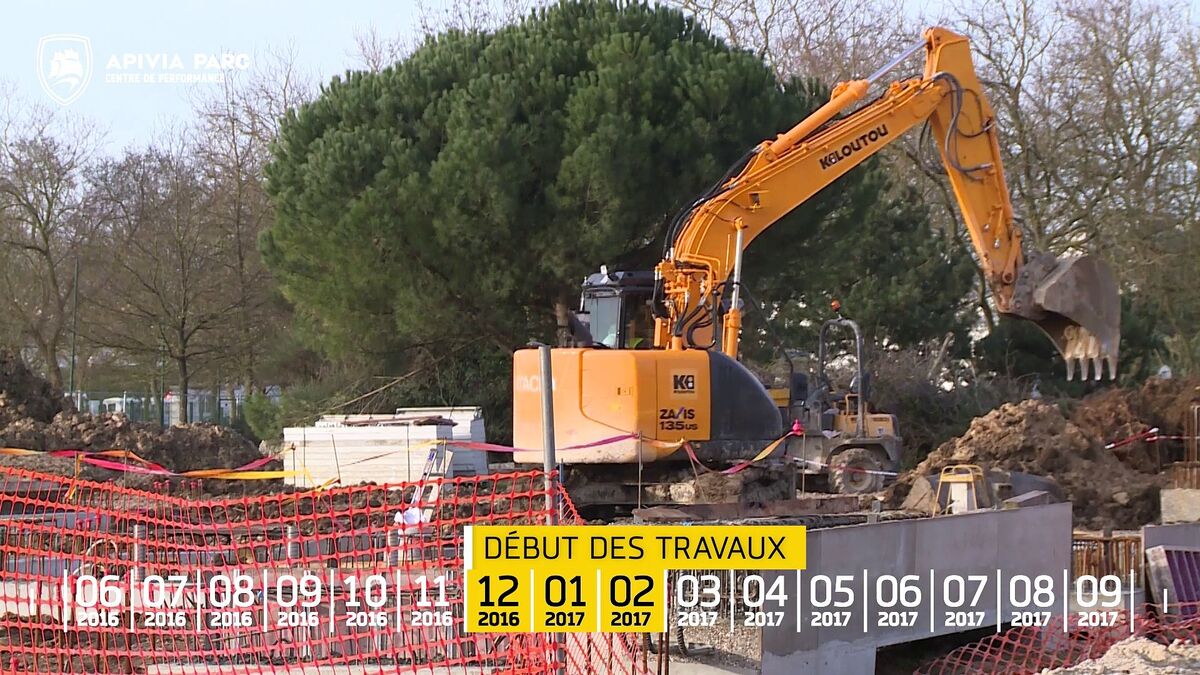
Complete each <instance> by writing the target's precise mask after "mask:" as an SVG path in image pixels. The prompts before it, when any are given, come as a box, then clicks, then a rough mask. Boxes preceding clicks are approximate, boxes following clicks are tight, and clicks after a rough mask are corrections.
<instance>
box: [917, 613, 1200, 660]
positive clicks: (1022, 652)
mask: <svg viewBox="0 0 1200 675" xmlns="http://www.w3.org/2000/svg"><path fill="white" fill-rule="evenodd" d="M1161 609H1162V608H1160V607H1158V606H1156V605H1146V606H1144V607H1143V608H1142V611H1140V612H1139V613H1138V614H1137V615H1136V616H1134V617H1133V620H1132V622H1131V621H1130V616H1129V611H1128V610H1122V611H1119V612H1115V613H1114V614H1115V620H1113V621H1107V620H1106V621H1103V622H1102V623H1105V624H1107V625H1103V626H1083V625H1080V623H1079V618H1078V617H1079V615H1078V613H1076V614H1075V615H1074V616H1070V617H1069V618H1068V619H1067V620H1066V622H1064V621H1063V616H1062V615H1061V614H1058V613H1054V614H1053V616H1052V617H1051V619H1050V620H1049V622H1048V623H1047V624H1046V625H1044V626H1022V627H1019V628H1010V629H1009V630H1007V631H1005V632H1003V633H999V634H996V635H992V636H989V637H986V638H984V639H982V640H980V641H979V642H975V643H973V644H969V645H966V646H963V647H959V648H958V649H955V650H954V651H952V652H950V653H949V654H947V655H946V656H944V657H942V658H940V659H938V660H936V661H934V662H933V663H931V664H929V665H928V666H925V667H922V668H920V669H918V670H917V675H951V674H954V675H962V674H965V673H971V674H972V675H1018V674H1023V673H1040V672H1042V671H1043V670H1044V669H1054V668H1068V667H1071V666H1076V665H1079V664H1080V663H1082V662H1083V661H1087V660H1089V659H1097V658H1100V657H1102V656H1104V654H1105V652H1107V651H1108V650H1109V649H1110V648H1111V647H1112V646H1113V645H1115V644H1117V643H1118V642H1121V641H1123V640H1127V639H1129V638H1131V637H1141V638H1147V639H1149V640H1152V641H1155V642H1158V643H1161V644H1167V645H1169V644H1171V643H1173V642H1176V641H1182V642H1187V643H1191V644H1196V643H1198V642H1200V607H1198V606H1197V604H1195V603H1191V604H1185V605H1182V606H1181V605H1173V606H1171V607H1169V608H1168V609H1169V612H1167V613H1163V612H1162V611H1161ZM1105 614H1107V613H1105Z"/></svg>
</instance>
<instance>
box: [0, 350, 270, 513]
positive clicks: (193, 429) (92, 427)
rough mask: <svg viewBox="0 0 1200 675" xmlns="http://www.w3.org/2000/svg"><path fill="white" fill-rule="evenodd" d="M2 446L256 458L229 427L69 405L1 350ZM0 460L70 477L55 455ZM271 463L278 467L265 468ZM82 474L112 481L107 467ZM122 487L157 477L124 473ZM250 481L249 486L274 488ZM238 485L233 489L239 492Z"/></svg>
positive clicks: (206, 465)
mask: <svg viewBox="0 0 1200 675" xmlns="http://www.w3.org/2000/svg"><path fill="white" fill-rule="evenodd" d="M0 447H11V448H25V449H28V450H58V449H64V448H65V449H72V450H91V451H98V450H111V449H114V448H115V449H120V450H130V451H132V452H134V453H136V454H138V455H139V456H141V457H143V458H145V459H148V460H150V461H152V462H155V463H157V464H161V465H163V466H165V467H167V468H168V469H171V470H174V471H191V470H195V469H213V468H233V467H237V466H241V465H244V464H247V463H249V462H252V461H254V460H256V459H259V458H260V457H262V455H261V454H260V453H259V451H258V448H257V447H255V446H254V444H253V443H251V442H250V441H249V440H247V439H246V438H245V437H243V436H242V435H240V434H238V433H237V432H235V431H233V430H232V429H229V428H228V427H221V426H215V425H211V424H185V425H175V426H172V427H168V428H166V429H161V428H159V427H158V425H156V424H145V423H139V422H131V421H130V420H129V419H128V418H127V417H125V416H124V415H120V414H110V413H104V414H101V415H88V414H84V413H79V412H77V411H75V410H74V409H73V408H72V407H71V405H70V402H69V401H67V400H66V399H65V398H64V396H63V394H62V392H61V391H58V390H56V389H55V388H54V387H51V386H50V384H49V383H48V382H46V381H45V380H44V379H42V378H41V377H39V376H37V375H36V374H34V373H33V372H31V371H30V370H29V368H28V367H27V366H26V365H25V364H24V363H23V362H22V361H21V360H20V359H19V358H17V357H15V356H14V355H13V354H11V353H7V352H3V351H0ZM0 465H7V466H18V467H22V468H27V469H32V470H36V471H44V472H48V473H57V474H64V475H74V473H75V462H74V461H73V460H70V459H62V458H55V457H0ZM268 468H277V467H268ZM83 475H84V477H86V478H90V479H94V480H111V479H112V478H113V477H114V473H113V472H112V471H107V470H104V469H100V468H97V467H92V466H87V467H86V468H85V469H84V470H83ZM123 479H124V480H125V482H126V484H127V485H130V486H137V487H149V484H150V483H151V482H153V481H156V480H162V478H161V477H148V476H144V475H142V476H138V475H136V474H126V475H125V476H124V478H123ZM234 482H235V481H205V488H206V489H207V490H208V491H209V492H213V493H222V492H227V491H228V490H229V489H230V488H231V487H232V486H231V485H230V484H231V483H234ZM274 483H275V482H274V481H271V482H265V481H264V482H260V481H255V482H254V483H253V484H252V487H254V488H256V489H255V490H253V491H255V492H257V491H260V490H261V489H263V488H266V489H270V488H271V487H278V486H277V485H275V484H274ZM242 487H248V486H239V487H238V490H239V492H240V491H241V488H242Z"/></svg>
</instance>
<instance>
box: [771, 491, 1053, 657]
mask: <svg viewBox="0 0 1200 675" xmlns="http://www.w3.org/2000/svg"><path fill="white" fill-rule="evenodd" d="M1070 569H1071V505H1070V504H1050V505H1043V506H1030V507H1026V508H1020V509H1011V510H1001V511H978V512H974V513H967V514H962V515H957V516H943V517H939V518H925V519H919V520H906V521H894V522H886V523H879V524H874V525H858V526H850V527H839V528H831V529H823V530H816V531H813V532H810V533H809V536H808V568H807V569H806V570H804V571H803V572H802V573H800V574H796V573H793V572H775V573H771V572H766V573H764V574H763V576H764V577H765V578H766V580H767V583H768V585H770V584H771V583H773V580H774V578H776V577H779V576H782V578H783V580H784V595H785V597H786V601H785V602H784V603H783V605H782V606H781V607H779V608H778V609H779V610H780V611H782V612H783V620H782V621H781V622H780V624H779V625H777V626H772V627H768V628H764V629H763V634H762V672H763V673H765V674H768V675H770V674H773V673H808V672H814V673H823V674H824V673H832V674H839V673H847V674H850V673H869V672H873V671H874V668H875V651H876V649H877V648H879V647H882V646H887V645H892V644H899V643H903V642H910V641H914V640H921V639H925V638H929V637H933V636H936V635H945V634H949V633H955V632H962V631H966V630H977V629H979V628H986V627H988V626H994V625H996V623H997V621H998V620H999V621H1000V622H1002V623H1004V622H1007V621H1009V620H1010V617H1009V616H1008V614H1010V613H1011V611H1012V609H1013V607H1014V603H1013V602H1012V598H1010V597H1009V594H1010V592H1012V587H1013V586H1014V584H1012V583H1011V580H1012V578H1013V577H1014V576H1016V575H1021V576H1025V577H1028V578H1029V579H1031V580H1032V579H1035V578H1037V577H1039V576H1047V577H1049V583H1050V585H1051V587H1052V592H1053V597H1054V598H1057V599H1058V602H1060V603H1061V599H1062V598H1063V597H1064V592H1065V590H1066V588H1065V586H1064V574H1066V573H1068V572H1069V570H1070ZM839 577H842V579H840V580H839ZM948 577H953V578H952V579H951V580H949V581H947V579H948ZM968 579H971V580H972V581H970V582H967V580H968ZM959 580H962V581H963V583H968V586H967V587H966V588H965V589H964V590H966V591H967V592H968V593H969V594H971V595H972V596H973V595H974V591H975V590H976V588H981V589H982V590H981V591H980V596H979V600H978V602H977V603H976V604H969V603H971V602H972V601H971V600H969V599H968V600H967V601H966V602H965V604H964V606H963V607H959V608H955V607H951V606H950V605H949V604H948V603H947V597H948V595H952V594H953V593H954V592H955V591H956V590H957V585H958V583H959ZM947 584H949V585H950V586H953V587H954V588H951V589H949V590H947ZM1016 586H1020V584H1016ZM837 588H844V589H845V591H848V593H847V592H841V597H843V598H850V600H849V603H848V605H847V606H846V607H844V608H836V612H837V614H838V616H836V617H835V618H838V619H839V621H836V622H833V624H832V625H831V624H830V623H825V624H824V625H817V624H816V622H815V621H814V620H820V619H823V618H824V615H825V614H827V613H828V610H834V609H835V607H834V606H833V605H832V603H831V602H829V601H824V602H823V604H822V601H821V600H818V598H820V597H821V596H826V597H828V592H827V589H837ZM902 589H908V590H907V591H904V590H902ZM1018 590H1019V589H1018ZM836 592H838V591H835V593H836ZM897 592H903V593H906V594H907V597H910V598H911V597H915V595H919V596H920V599H919V601H918V602H916V603H915V606H913V607H907V606H904V605H901V604H899V603H897V602H896V601H895V600H894V598H895V594H896V593H897ZM914 594H915V595H914ZM889 596H890V597H889ZM817 605H821V606H820V607H819V609H820V612H819V613H820V614H822V616H816V615H815V614H814V612H815V611H816V609H817ZM1059 608H1061V605H1059ZM767 609H775V607H768V608H767ZM958 609H964V610H971V611H970V617H968V619H969V620H968V625H960V624H958V623H957V620H958V617H957V615H958V614H960V613H961V612H958V611H956V610H958ZM1060 611H1061V610H1060ZM842 612H848V613H849V620H848V621H840V618H841V613H842ZM900 615H902V616H900ZM950 615H956V616H953V617H952V616H950ZM896 618H898V619H899V620H897V621H893V619H896Z"/></svg>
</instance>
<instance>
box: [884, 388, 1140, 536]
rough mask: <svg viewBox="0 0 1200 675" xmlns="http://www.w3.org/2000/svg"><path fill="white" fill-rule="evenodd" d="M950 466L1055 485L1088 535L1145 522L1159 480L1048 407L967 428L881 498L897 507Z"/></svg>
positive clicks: (1008, 412)
mask: <svg viewBox="0 0 1200 675" xmlns="http://www.w3.org/2000/svg"><path fill="white" fill-rule="evenodd" d="M952 464H978V465H981V466H983V467H984V468H985V469H1004V470H1009V471H1023V472H1026V473H1031V474H1035V475H1041V476H1046V477H1049V478H1052V479H1053V480H1055V481H1056V482H1057V483H1058V484H1059V485H1060V486H1062V489H1063V491H1064V492H1065V493H1066V495H1067V498H1068V499H1069V500H1071V501H1072V502H1073V503H1074V513H1075V522H1076V524H1077V525H1079V526H1082V527H1087V528H1090V529H1097V530H1099V529H1104V528H1112V529H1127V528H1135V527H1140V526H1141V525H1143V524H1145V523H1149V522H1153V521H1154V520H1155V519H1156V518H1157V517H1158V513H1159V501H1158V492H1159V488H1160V487H1161V484H1162V481H1163V479H1162V478H1161V477H1160V476H1156V475H1147V474H1144V473H1141V472H1139V471H1137V470H1135V469H1133V468H1131V467H1129V466H1127V465H1125V464H1123V463H1122V462H1121V461H1120V460H1119V459H1117V457H1116V456H1115V455H1114V454H1113V453H1112V452H1111V451H1109V450H1105V449H1104V447H1103V444H1102V443H1101V442H1100V441H1099V440H1097V439H1096V438H1095V437H1094V436H1092V435H1089V434H1087V433H1085V432H1084V431H1083V429H1081V428H1080V427H1079V426H1078V425H1076V424H1075V423H1073V422H1071V421H1070V420H1068V419H1067V418H1066V417H1065V416H1064V415H1063V414H1062V412H1061V411H1060V410H1059V409H1058V408H1057V407H1056V406H1054V405H1052V404H1050V403H1046V402H1044V401H1038V400H1028V401H1022V402H1020V403H1006V404H1004V405H1003V406H1001V407H999V408H997V409H996V410H993V411H992V412H990V413H988V414H987V415H984V416H983V417H978V418H976V419H975V420H974V421H972V422H971V426H970V428H968V429H967V432H966V433H965V434H963V435H962V436H960V437H958V438H955V439H952V440H950V441H947V442H946V443H943V444H942V445H941V446H939V447H938V448H937V449H936V450H934V451H933V452H931V453H930V454H929V456H928V457H926V458H925V460H924V461H922V462H921V463H920V464H918V465H917V467H916V468H915V469H914V470H913V471H911V472H908V473H906V474H904V475H902V476H900V478H899V479H898V480H897V482H896V484H895V485H893V486H892V487H891V488H890V489H889V490H888V494H887V495H886V497H887V501H888V503H889V504H890V505H892V506H899V505H900V504H901V503H903V501H904V498H905V497H906V496H907V495H908V492H909V490H910V489H911V488H912V484H913V482H914V481H915V480H916V479H917V477H919V476H925V475H931V474H935V473H938V472H939V471H941V469H942V468H943V467H946V466H949V465H952Z"/></svg>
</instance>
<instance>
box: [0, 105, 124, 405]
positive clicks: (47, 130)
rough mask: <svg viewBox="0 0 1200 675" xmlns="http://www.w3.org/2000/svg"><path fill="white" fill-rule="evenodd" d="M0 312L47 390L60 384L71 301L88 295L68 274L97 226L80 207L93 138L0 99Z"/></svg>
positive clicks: (85, 130) (57, 118)
mask: <svg viewBox="0 0 1200 675" xmlns="http://www.w3.org/2000/svg"><path fill="white" fill-rule="evenodd" d="M0 96H2V101H0V104H2V105H3V109H2V110H0V115H2V117H0V125H2V126H0V306H2V307H3V308H4V312H5V314H6V323H9V324H10V326H12V328H14V329H15V330H14V332H17V333H19V335H16V336H10V339H12V338H15V339H17V340H19V342H20V343H21V345H22V346H24V345H26V344H29V345H32V346H33V347H34V348H35V349H36V353H37V355H38V357H39V360H40V361H41V362H42V364H43V366H44V368H45V370H46V373H47V376H48V377H49V379H50V381H51V383H53V384H54V385H55V386H59V387H61V386H62V385H63V384H64V381H63V372H62V364H63V362H64V360H65V359H64V357H65V356H66V355H65V353H64V352H65V348H66V347H67V338H68V336H69V335H70V334H71V330H72V326H71V316H72V312H71V309H72V295H73V293H74V291H75V290H76V288H77V287H79V289H78V290H79V293H80V295H81V296H82V298H83V301H84V303H86V298H87V297H88V295H90V291H91V288H90V287H85V283H86V282H85V281H84V279H83V278H76V273H75V270H76V269H85V270H88V271H89V272H90V271H91V269H92V268H91V266H81V265H79V263H80V261H81V258H83V257H85V256H88V255H89V254H90V253H91V250H90V247H91V246H92V244H93V243H94V241H95V239H96V237H97V234H98V232H99V223H98V222H97V220H96V219H95V218H94V214H92V213H91V212H90V211H89V208H88V203H87V199H88V178H87V168H88V166H89V163H90V162H91V161H92V160H93V158H94V156H95V153H96V148H97V145H98V144H99V142H100V138H101V134H100V133H99V132H98V131H97V130H96V128H95V127H93V126H92V125H90V124H88V123H87V122H85V121H83V120H81V119H79V118H76V117H72V116H69V115H66V114H64V113H61V112H57V111H53V110H50V109H48V108H45V107H40V106H36V105H32V104H29V103H28V102H23V101H19V100H18V99H17V98H16V97H15V96H13V95H11V93H9V94H0Z"/></svg>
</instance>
